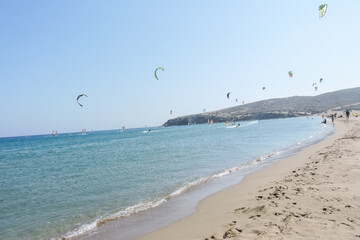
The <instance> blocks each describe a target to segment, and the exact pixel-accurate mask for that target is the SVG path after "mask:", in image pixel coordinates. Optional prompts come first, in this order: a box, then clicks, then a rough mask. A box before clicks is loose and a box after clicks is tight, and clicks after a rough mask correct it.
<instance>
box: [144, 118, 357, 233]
mask: <svg viewBox="0 0 360 240" xmlns="http://www.w3.org/2000/svg"><path fill="white" fill-rule="evenodd" d="M336 125H337V127H336V132H335V133H334V134H332V135H330V136H328V137H327V138H325V139H324V140H322V141H320V142H318V143H315V144H314V145H311V146H308V147H307V148H305V149H303V150H302V151H300V152H298V153H296V154H295V155H294V156H290V157H286V158H283V159H280V160H278V161H276V162H275V163H273V164H272V165H270V166H267V167H265V168H263V169H260V170H258V171H255V172H253V173H251V174H249V175H247V176H246V177H245V178H244V179H243V180H242V181H241V182H240V183H238V184H236V185H235V186H232V187H229V188H226V189H224V190H222V191H220V192H217V193H215V194H213V195H211V196H209V197H207V198H205V199H203V200H201V201H200V203H199V205H198V206H197V208H196V212H195V213H193V214H191V215H190V216H188V217H185V218H183V219H181V220H179V221H177V222H175V223H172V224H169V225H168V226H166V227H164V228H162V229H160V230H157V231H155V232H151V233H149V234H146V235H144V236H142V237H140V238H138V239H140V240H153V239H154V240H155V239H157V240H161V239H173V240H176V239H179V240H180V239H189V240H190V239H225V238H230V237H231V238H233V239H248V238H250V239H258V238H259V237H269V238H271V237H275V238H276V237H278V238H279V239H281V238H282V237H283V236H285V235H284V232H287V233H286V234H287V235H286V236H288V237H290V238H291V237H294V238H296V237H297V238H299V237H300V238H302V237H304V236H303V235H304V234H303V235H301V234H300V233H298V232H297V231H294V230H292V231H291V230H288V229H293V228H294V226H293V225H294V222H296V221H295V220H300V221H301V220H302V221H303V222H305V223H306V222H308V221H309V219H311V220H313V218H307V217H306V216H308V215H312V214H311V213H312V211H311V210H309V213H304V214H305V215H304V216H305V217H302V216H301V215H299V214H298V212H299V211H301V209H305V208H306V209H308V208H309V209H311V206H308V205H306V203H307V201H310V200H313V199H306V201H305V200H304V199H297V200H296V201H294V199H295V198H299V196H303V195H304V191H306V192H307V191H311V190H308V189H305V190H304V189H303V188H304V187H307V184H303V185H301V187H299V186H300V185H299V184H298V185H299V186H297V184H296V182H297V181H296V182H294V181H293V180H295V179H296V178H297V177H299V179H300V178H304V176H305V175H306V176H307V174H306V173H303V172H304V171H305V170H306V168H309V162H311V159H317V158H319V160H317V162H320V161H321V158H322V157H323V156H324V155H326V156H328V155H329V154H330V152H331V151H330V150H327V149H333V148H336V147H337V146H335V145H336V144H337V143H338V142H339V141H340V140H339V139H343V138H344V136H345V135H346V134H349V131H350V129H358V128H359V125H360V124H359V121H358V120H355V119H354V120H351V122H350V124H345V123H344V122H343V121H342V120H341V121H340V120H338V121H337V122H336ZM355 137H356V136H355ZM355 139H356V138H355ZM359 146H360V143H359V145H358V147H359ZM321 151H325V153H323V154H320V153H319V152H321ZM326 151H329V153H327V152H326ZM340 157H341V156H340ZM342 159H344V157H342ZM315 162H316V161H315ZM313 164H314V163H313ZM324 164H325V163H324ZM359 165H360V164H359ZM315 168H316V169H315V170H317V171H320V169H319V168H317V167H315ZM359 168H360V167H359ZM303 169H305V170H303ZM315 170H314V169H312V172H311V173H310V174H314V175H310V176H307V177H308V178H309V179H306V181H312V179H317V178H320V177H321V175H320V174H317V173H316V172H314V171H315ZM298 172H302V173H301V174H300V175H299V173H298ZM289 174H290V175H289ZM325 176H328V175H325ZM325 178H326V177H325ZM327 178H329V177H327ZM318 180H319V181H320V182H321V181H323V179H322V178H320V179H318ZM304 181H305V180H304ZM357 184H359V183H358V182H357ZM294 186H297V187H296V188H295V189H300V190H298V191H295V193H294V194H295V195H294V194H290V193H287V192H288V191H289V189H290V188H294ZM357 186H358V185H357ZM359 187H360V186H359ZM311 188H315V187H314V186H312V185H311ZM285 189H286V190H285ZM315 189H317V188H315ZM273 191H276V193H275V195H274V193H273ZM299 191H300V192H301V194H299ZM330 191H332V192H334V191H333V190H330ZM269 192H270V193H269ZM271 192H272V193H271ZM324 192H326V193H324V194H325V195H326V194H328V192H327V191H325V190H324ZM280 193H281V195H280V196H279V194H280ZM321 193H322V192H321ZM357 193H358V192H357ZM286 194H290V196H287V195H286ZM309 194H310V193H309ZM285 195H286V197H284V196H285ZM359 195H360V194H359ZM310 198H311V197H310ZM319 198H320V199H321V198H323V199H325V197H323V196H320V197H319ZM359 199H360V197H359ZM275 200H276V201H275ZM298 201H300V202H298ZM320 202H321V201H320ZM350 202H351V201H350ZM315 203H316V201H315ZM289 204H290V205H289ZM324 204H325V203H324ZM324 204H323V205H324ZM280 205H281V207H279V206H280ZM302 205H305V206H303V207H299V206H302ZM325 205H326V204H325ZM347 205H350V206H351V205H356V204H354V203H352V204H347ZM313 207H315V206H313ZM319 209H320V214H323V212H324V211H323V210H322V209H330V208H328V207H323V206H322V205H321V206H320V207H319ZM275 210H276V211H275ZM315 210H318V209H314V212H315ZM351 210H353V209H351ZM273 211H275V213H276V214H275V213H274V212H273ZM339 212H341V210H339ZM358 213H359V214H358V215H359V216H360V212H359V210H358ZM280 216H282V217H280ZM295 216H297V217H295ZM320 216H321V215H320ZM273 218H275V219H273ZM283 218H285V220H286V223H283V222H281V220H280V222H281V223H280V222H278V220H277V219H283ZM316 218H317V219H318V218H319V217H318V216H317V217H316ZM353 218H354V217H353ZM264 219H265V220H264ZM291 219H295V220H294V222H293V220H291ZM354 219H355V218H354ZM283 220H284V219H283ZM331 220H332V222H333V221H334V219H331ZM335 222H336V220H335ZM353 222H356V220H354V221H353ZM358 222H359V223H360V219H359V220H358ZM281 224H283V225H284V226H280V225H281ZM345 224H347V225H349V224H348V223H344V224H342V225H343V226H347V225H345ZM350 224H353V223H352V222H351V223H350ZM354 225H355V224H354ZM356 226H357V227H358V228H357V229H359V226H358V225H356ZM352 227H353V226H352ZM348 228H349V227H348ZM353 228H355V227H353ZM305 229H306V228H305ZM355 229H356V228H355ZM269 230H271V231H269ZM285 230H288V231H285ZM310 230H311V231H313V232H316V231H315V229H311V228H310ZM339 231H340V230H339ZM295 232H296V233H295ZM343 234H345V233H343ZM358 234H360V231H359V232H358ZM315 235H316V234H315ZM311 236H313V235H309V236H308V237H310V238H311ZM352 236H356V234H355V233H354V234H353V235H352ZM359 236H360V235H359Z"/></svg>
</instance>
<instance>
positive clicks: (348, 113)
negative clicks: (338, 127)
mask: <svg viewBox="0 0 360 240" xmlns="http://www.w3.org/2000/svg"><path fill="white" fill-rule="evenodd" d="M345 114H346V122H349V117H350V111H349V110H346V112H345Z"/></svg>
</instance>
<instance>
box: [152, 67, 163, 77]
mask: <svg viewBox="0 0 360 240" xmlns="http://www.w3.org/2000/svg"><path fill="white" fill-rule="evenodd" d="M158 70H161V71H164V70H165V69H164V68H162V67H158V68H157V69H155V73H154V75H155V78H156V79H157V80H159V78H158V76H157V75H156V72H157V71H158Z"/></svg>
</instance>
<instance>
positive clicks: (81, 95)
mask: <svg viewBox="0 0 360 240" xmlns="http://www.w3.org/2000/svg"><path fill="white" fill-rule="evenodd" d="M83 96H85V97H87V95H86V94H80V95H79V96H78V97H77V99H76V101H77V103H78V104H79V105H80V107H82V105H81V103H79V98H81V97H83Z"/></svg>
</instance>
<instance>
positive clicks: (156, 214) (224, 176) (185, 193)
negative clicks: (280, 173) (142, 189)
mask: <svg viewBox="0 0 360 240" xmlns="http://www.w3.org/2000/svg"><path fill="white" fill-rule="evenodd" d="M329 127H330V128H331V129H330V130H329V129H328V130H325V131H320V132H316V133H313V134H312V135H310V136H307V137H306V138H302V139H299V140H298V141H297V142H296V143H294V144H293V145H290V146H287V147H284V148H282V149H277V150H274V151H273V152H270V153H265V155H262V156H261V155H259V156H257V157H256V158H254V159H252V160H251V161H249V162H247V163H244V164H242V165H240V166H236V167H232V168H229V169H225V170H223V171H221V172H218V173H216V174H214V175H211V176H209V177H206V178H203V179H200V180H201V181H200V180H197V181H195V182H192V183H191V184H190V185H187V186H186V187H185V188H184V187H181V188H179V189H177V190H176V191H174V192H172V193H171V194H169V195H167V196H166V197H165V198H161V199H157V200H155V201H153V202H149V204H150V203H154V202H155V203H160V204H156V206H154V207H146V209H143V210H141V209H140V208H142V207H141V206H142V205H144V204H146V205H144V206H147V205H148V204H147V203H144V204H142V205H141V206H140V205H136V206H135V208H134V207H131V209H132V210H135V213H134V214H130V215H129V214H126V215H124V217H122V216H120V215H119V213H121V212H119V213H117V214H114V215H111V216H110V217H108V218H106V219H100V220H96V221H95V222H93V223H91V224H86V225H82V227H81V229H76V231H72V232H71V234H69V233H68V234H67V236H64V237H65V239H80V240H84V239H86V240H99V239H103V238H106V239H138V238H139V237H141V236H144V235H147V234H149V233H152V232H156V231H158V230H159V229H162V228H164V227H166V226H168V225H170V224H173V223H175V222H177V221H179V220H181V219H184V218H186V217H188V216H190V215H192V214H194V213H195V212H196V208H197V207H198V205H199V203H200V202H201V201H202V200H204V199H206V198H208V197H210V196H211V195H213V194H217V193H218V192H221V191H224V190H226V189H227V188H229V187H232V186H235V185H237V184H239V183H241V181H242V180H243V179H244V177H246V176H248V175H249V174H253V173H254V172H257V171H260V170H261V169H264V168H266V167H268V166H269V165H272V164H274V163H276V162H277V161H279V160H281V159H286V158H288V157H290V156H294V155H296V154H298V153H299V152H301V151H304V149H307V148H309V147H311V146H313V145H315V144H317V143H319V142H322V141H324V140H325V139H327V138H328V137H329V136H332V135H333V134H334V133H335V129H334V128H333V126H328V127H327V128H329ZM324 134H325V136H324ZM139 207H140V208H139ZM137 209H138V210H140V211H137ZM125 211H127V209H126V210H125ZM122 212H123V211H122ZM152 219H154V220H155V221H153V220H152ZM88 227H90V228H89V229H88Z"/></svg>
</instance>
